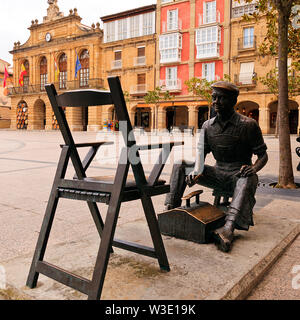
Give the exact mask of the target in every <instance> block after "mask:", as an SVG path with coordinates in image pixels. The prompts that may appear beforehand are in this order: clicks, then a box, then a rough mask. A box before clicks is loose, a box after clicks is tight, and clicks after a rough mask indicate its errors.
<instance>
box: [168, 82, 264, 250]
mask: <svg viewBox="0 0 300 320" xmlns="http://www.w3.org/2000/svg"><path fill="white" fill-rule="evenodd" d="M212 89H213V91H212V104H213V108H214V110H215V111H216V116H215V117H214V118H211V119H210V120H207V121H206V122H204V124H203V126H202V129H204V159H205V156H206V155H207V154H208V153H210V152H212V153H213V156H214V158H215V160H216V164H215V166H208V165H204V170H203V172H202V173H201V174H200V175H199V172H200V167H201V164H200V162H201V160H200V159H201V156H200V153H201V149H202V150H203V146H200V140H199V142H198V144H197V152H196V161H195V162H188V161H182V162H180V163H175V164H174V166H173V170H172V174H171V178H170V185H171V189H170V193H169V194H167V196H166V201H165V205H166V207H165V209H166V210H170V209H172V208H176V207H179V206H180V205H181V198H182V196H183V193H184V191H185V188H186V186H187V184H188V185H189V186H192V185H193V184H195V183H197V184H199V185H203V186H206V187H209V188H212V189H220V190H225V191H228V192H229V193H232V194H233V197H232V201H231V204H230V205H229V207H228V211H227V212H226V219H225V220H226V222H225V225H224V226H223V227H221V228H219V229H217V230H215V231H214V238H215V242H216V245H217V246H218V248H219V249H220V250H222V251H224V252H228V251H229V250H230V248H231V244H232V240H233V232H234V229H238V230H248V229H249V226H253V219H252V215H253V211H252V210H253V207H254V205H255V192H256V188H257V184H258V177H257V174H256V173H257V172H258V171H259V170H261V169H262V168H263V167H264V166H265V164H266V163H267V161H268V155H267V152H266V150H267V146H266V144H265V143H264V139H263V136H262V133H261V130H260V127H259V126H258V124H257V122H256V121H255V120H254V119H251V118H248V117H246V116H243V115H241V114H239V113H237V112H235V110H234V106H235V105H236V103H237V97H238V95H239V89H238V88H237V87H236V86H235V85H233V84H232V83H229V82H225V81H219V82H216V83H214V84H213V85H212ZM253 155H256V156H257V160H256V161H255V163H254V164H252V156H253ZM202 159H203V155H202Z"/></svg>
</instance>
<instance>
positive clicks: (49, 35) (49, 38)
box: [45, 32, 51, 42]
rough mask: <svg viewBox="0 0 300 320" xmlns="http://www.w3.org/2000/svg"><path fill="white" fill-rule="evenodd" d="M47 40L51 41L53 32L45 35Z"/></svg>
mask: <svg viewBox="0 0 300 320" xmlns="http://www.w3.org/2000/svg"><path fill="white" fill-rule="evenodd" d="M45 39H46V41H48V42H49V41H50V40H51V34H50V33H49V32H48V33H46V37H45Z"/></svg>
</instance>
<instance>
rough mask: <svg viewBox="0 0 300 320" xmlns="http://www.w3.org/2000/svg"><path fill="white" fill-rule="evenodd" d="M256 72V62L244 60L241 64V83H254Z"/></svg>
mask: <svg viewBox="0 0 300 320" xmlns="http://www.w3.org/2000/svg"><path fill="white" fill-rule="evenodd" d="M253 74H254V62H242V63H241V65H240V76H239V82H240V83H241V84H252V79H253Z"/></svg>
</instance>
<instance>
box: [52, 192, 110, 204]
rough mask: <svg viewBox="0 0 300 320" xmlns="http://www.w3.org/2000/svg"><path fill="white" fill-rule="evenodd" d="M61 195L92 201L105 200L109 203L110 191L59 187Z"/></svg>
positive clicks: (62, 196)
mask: <svg viewBox="0 0 300 320" xmlns="http://www.w3.org/2000/svg"><path fill="white" fill-rule="evenodd" d="M58 192H59V196H60V197H61V198H67V199H74V200H83V201H92V202H103V203H106V204H109V200H110V193H104V192H95V191H94V192H92V191H86V190H76V189H67V188H58Z"/></svg>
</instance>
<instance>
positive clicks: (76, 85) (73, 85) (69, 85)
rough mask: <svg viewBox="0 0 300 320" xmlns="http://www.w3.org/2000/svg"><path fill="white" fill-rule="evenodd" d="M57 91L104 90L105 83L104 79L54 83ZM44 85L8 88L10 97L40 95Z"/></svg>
mask: <svg viewBox="0 0 300 320" xmlns="http://www.w3.org/2000/svg"><path fill="white" fill-rule="evenodd" d="M54 85H55V87H56V89H57V90H59V91H61V90H76V89H81V88H82V89H87V88H90V89H103V87H104V81H103V79H100V78H99V79H98V78H97V79H85V81H84V82H80V80H73V81H65V82H55V83H54ZM44 91H45V87H44V85H41V84H40V83H39V84H35V85H28V86H23V87H11V88H8V95H10V96H13V95H18V94H31V93H39V92H44Z"/></svg>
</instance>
